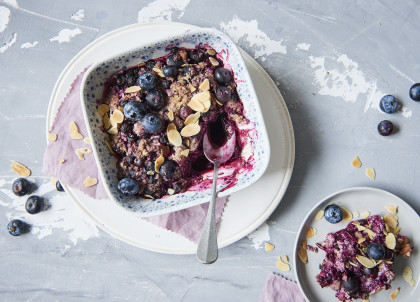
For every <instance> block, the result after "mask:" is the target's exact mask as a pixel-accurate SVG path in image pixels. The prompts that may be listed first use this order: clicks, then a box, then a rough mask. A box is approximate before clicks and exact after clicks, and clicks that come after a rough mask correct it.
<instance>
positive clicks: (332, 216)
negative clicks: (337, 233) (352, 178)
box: [324, 204, 343, 223]
mask: <svg viewBox="0 0 420 302" xmlns="http://www.w3.org/2000/svg"><path fill="white" fill-rule="evenodd" d="M324 217H325V220H327V221H328V222H330V223H338V222H340V221H341V219H343V211H342V210H341V208H340V207H339V206H337V205H335V204H330V205H329V206H327V207H326V208H325V209H324Z"/></svg>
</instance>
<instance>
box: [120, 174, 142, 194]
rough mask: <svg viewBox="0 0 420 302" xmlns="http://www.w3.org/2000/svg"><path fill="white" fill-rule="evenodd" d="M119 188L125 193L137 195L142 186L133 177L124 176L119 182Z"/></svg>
mask: <svg viewBox="0 0 420 302" xmlns="http://www.w3.org/2000/svg"><path fill="white" fill-rule="evenodd" d="M118 190H120V192H121V193H123V194H125V195H136V194H137V193H138V192H139V190H140V188H139V184H138V183H137V181H135V180H134V179H132V178H128V177H126V178H122V179H121V180H120V181H119V182H118Z"/></svg>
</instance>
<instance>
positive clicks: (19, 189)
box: [12, 178, 31, 196]
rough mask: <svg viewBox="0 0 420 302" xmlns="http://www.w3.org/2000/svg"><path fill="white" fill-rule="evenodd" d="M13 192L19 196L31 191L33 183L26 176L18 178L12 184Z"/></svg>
mask: <svg viewBox="0 0 420 302" xmlns="http://www.w3.org/2000/svg"><path fill="white" fill-rule="evenodd" d="M12 190H13V193H15V195H17V196H23V195H26V194H28V193H29V192H31V183H30V182H29V181H28V180H27V179H26V178H18V179H16V180H15V181H14V182H13V185H12Z"/></svg>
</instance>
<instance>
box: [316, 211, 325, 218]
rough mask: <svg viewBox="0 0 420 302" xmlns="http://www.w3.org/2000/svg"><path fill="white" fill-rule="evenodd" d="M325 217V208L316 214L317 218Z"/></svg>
mask: <svg viewBox="0 0 420 302" xmlns="http://www.w3.org/2000/svg"><path fill="white" fill-rule="evenodd" d="M323 217H324V210H319V211H318V213H316V215H315V220H320V219H322V218H323Z"/></svg>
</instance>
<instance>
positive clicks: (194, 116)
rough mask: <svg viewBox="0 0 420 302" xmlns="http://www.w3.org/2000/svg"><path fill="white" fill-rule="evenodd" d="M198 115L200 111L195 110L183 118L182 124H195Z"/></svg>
mask: <svg viewBox="0 0 420 302" xmlns="http://www.w3.org/2000/svg"><path fill="white" fill-rule="evenodd" d="M200 116H201V113H200V112H196V113H193V114H190V115H189V116H187V118H186V119H185V122H184V124H185V125H190V124H195V123H196V122H197V121H198V119H199V118H200Z"/></svg>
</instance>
